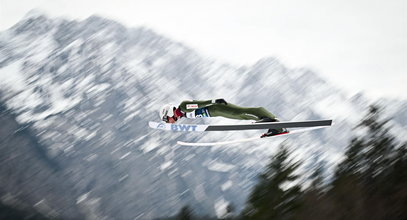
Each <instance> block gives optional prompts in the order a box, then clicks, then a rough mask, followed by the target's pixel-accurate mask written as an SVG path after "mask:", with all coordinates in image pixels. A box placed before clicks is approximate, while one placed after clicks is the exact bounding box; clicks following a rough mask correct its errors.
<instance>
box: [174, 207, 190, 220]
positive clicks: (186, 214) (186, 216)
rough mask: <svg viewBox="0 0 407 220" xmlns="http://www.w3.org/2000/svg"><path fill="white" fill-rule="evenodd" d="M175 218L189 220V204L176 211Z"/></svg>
mask: <svg viewBox="0 0 407 220" xmlns="http://www.w3.org/2000/svg"><path fill="white" fill-rule="evenodd" d="M176 219H177V220H191V219H192V211H191V209H190V208H189V206H184V207H182V208H181V210H180V212H179V213H178V215H177V217H176Z"/></svg>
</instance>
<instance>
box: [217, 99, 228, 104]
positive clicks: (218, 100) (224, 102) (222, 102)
mask: <svg viewBox="0 0 407 220" xmlns="http://www.w3.org/2000/svg"><path fill="white" fill-rule="evenodd" d="M215 103H217V104H225V105H227V104H228V103H227V102H226V101H225V100H224V99H215Z"/></svg>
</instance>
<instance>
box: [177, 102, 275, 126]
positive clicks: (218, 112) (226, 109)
mask: <svg viewBox="0 0 407 220" xmlns="http://www.w3.org/2000/svg"><path fill="white" fill-rule="evenodd" d="M179 109H180V110H181V111H182V112H184V113H185V116H186V117H187V118H204V117H225V118H230V119H237V120H256V121H259V120H261V119H264V118H269V119H275V118H276V116H274V115H273V114H272V113H270V112H269V111H267V110H266V109H265V108H263V107H257V108H246V107H240V106H237V105H233V104H230V103H227V104H223V103H214V102H213V101H212V100H204V101H202V100H201V101H198V100H193V101H183V102H182V103H181V104H180V105H179Z"/></svg>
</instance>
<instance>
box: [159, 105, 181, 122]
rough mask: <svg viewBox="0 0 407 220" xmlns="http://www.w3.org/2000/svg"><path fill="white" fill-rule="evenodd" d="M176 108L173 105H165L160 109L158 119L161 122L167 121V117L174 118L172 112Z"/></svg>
mask: <svg viewBox="0 0 407 220" xmlns="http://www.w3.org/2000/svg"><path fill="white" fill-rule="evenodd" d="M176 108H177V107H176V106H175V105H173V104H167V105H164V106H163V107H162V108H161V109H160V118H161V120H163V121H167V117H173V116H174V110H175V109H176Z"/></svg>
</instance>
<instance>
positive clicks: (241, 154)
mask: <svg viewBox="0 0 407 220" xmlns="http://www.w3.org/2000/svg"><path fill="white" fill-rule="evenodd" d="M0 98H1V101H2V103H4V105H3V107H2V114H1V119H0V120H1V121H2V123H1V126H0V129H1V137H0V140H1V142H0V143H1V145H0V157H1V162H0V163H1V164H2V165H1V167H0V169H1V173H0V177H1V179H0V198H1V201H2V202H3V203H7V204H9V203H12V205H16V206H23V207H31V208H32V207H34V208H35V209H36V210H38V211H39V212H41V213H42V214H44V215H46V216H51V217H58V218H73V219H78V218H87V219H151V218H154V217H159V216H168V215H172V214H174V213H176V212H177V211H178V210H179V209H180V208H181V207H182V206H184V205H187V204H188V205H190V206H191V207H193V208H194V210H195V211H196V213H197V214H210V215H215V214H216V215H218V216H221V215H222V213H224V209H225V207H226V205H227V204H229V203H232V204H233V205H234V206H236V207H237V208H238V209H240V208H242V206H243V205H244V203H245V200H246V197H247V195H248V193H249V192H250V189H251V187H252V186H253V183H254V181H255V177H256V175H257V174H258V173H259V171H260V169H261V168H262V167H263V166H264V165H265V164H266V163H267V161H268V158H269V156H270V154H271V153H272V152H274V150H275V149H276V148H277V147H278V146H279V145H280V144H281V143H282V142H284V143H285V144H288V145H291V146H292V147H293V148H295V149H296V150H295V155H297V156H298V157H299V158H303V159H306V160H305V163H304V164H305V165H304V167H303V171H304V173H306V169H307V167H309V166H312V164H313V163H314V162H315V161H316V160H324V161H326V162H327V164H328V170H329V166H330V165H332V164H335V163H337V162H338V160H339V159H340V158H341V156H342V153H343V150H344V147H346V144H347V143H348V141H349V139H350V138H351V137H352V134H351V129H352V128H353V127H354V126H355V123H357V122H358V120H359V119H360V118H361V117H362V116H363V115H364V113H365V112H364V110H365V108H366V107H367V105H368V104H369V103H370V101H369V100H367V99H366V98H364V97H363V95H358V96H354V97H352V98H349V97H348V96H347V94H346V93H345V92H344V91H342V90H341V89H339V88H336V87H335V86H334V85H332V84H331V83H330V82H327V81H326V80H324V79H323V78H321V77H320V76H318V75H317V74H315V73H314V72H312V71H310V70H307V69H301V68H299V69H290V68H287V67H285V66H284V65H283V64H281V63H280V62H279V61H278V60H277V59H274V58H265V59H262V60H260V61H258V62H257V63H255V64H254V65H252V66H241V67H237V66H232V65H228V64H223V63H220V62H217V61H215V60H212V59H208V58H205V57H203V56H201V55H199V54H197V53H196V52H195V51H194V50H192V49H190V48H188V47H186V46H184V45H183V44H181V43H178V42H175V41H173V40H170V39H167V38H165V37H163V36H160V35H158V34H156V33H154V32H153V31H151V30H148V29H145V28H126V27H124V26H123V25H121V24H119V23H117V22H114V21H111V20H106V19H103V18H101V17H96V16H93V17H90V18H88V19H86V20H83V21H72V20H64V19H59V18H57V19H50V18H48V17H46V16H44V15H35V16H28V17H26V18H25V19H23V20H22V21H20V22H19V23H17V24H16V25H15V26H13V27H12V28H10V29H9V30H6V31H3V32H1V33H0ZM213 98H225V99H226V100H227V101H228V102H231V103H234V104H238V105H242V106H263V107H265V108H267V109H269V110H271V111H272V112H273V113H274V114H276V115H277V116H278V117H279V118H280V119H281V120H291V121H293V120H313V119H322V118H332V119H334V122H335V125H334V126H333V127H332V128H329V129H322V130H318V131H313V132H309V133H302V134H296V135H294V134H293V135H290V136H289V138H288V139H286V138H283V137H276V138H273V139H268V140H267V141H266V140H261V141H257V142H252V143H247V144H241V145H238V146H236V145H231V146H224V147H212V148H210V147H181V146H177V145H176V141H177V140H184V141H197V142H198V141H199V142H204V141H220V140H233V139H236V138H242V137H251V136H256V135H259V132H258V131H257V132H256V131H247V132H213V133H205V134H201V133H198V134H186V133H181V132H179V133H178V132H174V133H170V132H162V131H154V130H151V129H149V128H148V125H147V124H148V121H150V120H155V121H157V120H158V109H159V107H160V106H161V105H163V104H165V103H174V104H176V103H179V102H181V101H182V100H186V99H213ZM382 103H386V105H389V106H392V107H391V109H392V110H391V111H390V112H389V116H393V115H395V116H396V117H395V120H393V121H392V123H393V126H394V128H396V129H397V130H398V131H401V133H398V134H399V135H405V134H406V129H405V127H406V120H403V119H405V118H407V112H406V111H405V109H406V108H405V106H406V105H407V104H406V102H405V101H397V102H396V101H389V100H383V101H382ZM400 113H401V114H400ZM182 122H185V123H218V122H224V123H242V122H236V121H232V120H227V119H218V118H210V119H207V120H205V121H203V120H195V121H191V120H187V119H183V121H182ZM10 201H11V202H10Z"/></svg>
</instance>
